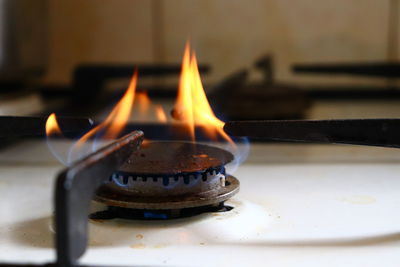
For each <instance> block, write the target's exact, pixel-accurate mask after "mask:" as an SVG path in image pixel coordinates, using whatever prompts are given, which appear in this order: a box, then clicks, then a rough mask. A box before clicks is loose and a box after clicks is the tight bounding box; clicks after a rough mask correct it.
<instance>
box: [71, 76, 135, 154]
mask: <svg viewBox="0 0 400 267" xmlns="http://www.w3.org/2000/svg"><path fill="white" fill-rule="evenodd" d="M136 85H137V71H135V73H134V74H133V76H132V79H131V81H130V83H129V87H128V89H127V90H126V91H125V93H124V95H123V96H122V98H121V99H120V100H119V102H118V103H117V104H116V105H115V106H114V108H113V110H112V111H111V113H110V114H109V115H108V116H107V118H106V119H105V120H104V121H103V122H102V123H101V124H99V125H98V126H96V127H95V128H93V129H91V130H90V131H89V132H87V133H86V134H85V135H83V136H82V137H81V138H80V139H79V140H78V141H77V142H76V144H75V145H74V146H76V147H79V146H81V145H83V144H84V143H85V142H86V141H87V140H89V139H90V138H92V137H93V136H94V135H96V133H98V132H99V131H101V130H105V134H104V138H105V139H113V138H116V137H118V135H119V134H120V133H121V131H122V130H123V129H124V127H125V125H126V123H127V122H128V119H129V116H130V114H131V110H132V106H133V101H134V99H135V91H136Z"/></svg>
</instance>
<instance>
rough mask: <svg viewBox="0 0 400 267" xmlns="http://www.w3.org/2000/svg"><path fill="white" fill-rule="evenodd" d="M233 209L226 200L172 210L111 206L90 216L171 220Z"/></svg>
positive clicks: (102, 218) (95, 218)
mask: <svg viewBox="0 0 400 267" xmlns="http://www.w3.org/2000/svg"><path fill="white" fill-rule="evenodd" d="M232 209H233V207H231V206H226V205H224V202H221V203H218V204H216V205H207V206H201V207H194V208H185V209H172V210H165V209H164V210H145V209H130V208H121V207H112V206H109V207H108V208H107V209H106V210H103V211H98V212H95V213H92V214H90V216H89V217H90V219H92V220H112V219H127V220H169V219H179V218H187V217H192V216H196V215H200V214H203V213H207V212H225V211H230V210H232Z"/></svg>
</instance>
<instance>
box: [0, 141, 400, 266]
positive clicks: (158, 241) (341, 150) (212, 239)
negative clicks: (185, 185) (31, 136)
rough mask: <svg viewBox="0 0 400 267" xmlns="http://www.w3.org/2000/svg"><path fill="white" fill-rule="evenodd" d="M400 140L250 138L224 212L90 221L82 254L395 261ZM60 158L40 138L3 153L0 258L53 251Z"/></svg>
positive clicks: (249, 261) (312, 262) (141, 259)
mask: <svg viewBox="0 0 400 267" xmlns="http://www.w3.org/2000/svg"><path fill="white" fill-rule="evenodd" d="M399 163H400V150H395V149H384V148H368V147H356V146H336V145H331V146H329V145H283V144H281V145H252V148H251V154H250V157H249V158H248V160H247V162H246V163H245V164H243V165H242V166H241V167H240V168H239V169H238V171H237V172H236V173H235V176H236V177H237V178H239V179H240V181H241V191H240V193H239V194H238V195H237V196H236V197H234V199H232V200H231V201H229V204H230V205H232V206H234V207H235V208H234V209H233V210H232V211H230V212H226V213H215V214H207V215H202V216H198V217H194V218H189V219H179V220H174V221H158V222H154V221H152V222H146V221H141V222H137V221H123V220H115V221H104V222H90V247H89V249H88V251H87V252H86V254H85V255H84V257H83V258H82V261H81V262H82V263H85V264H89V263H91V264H92V263H93V264H99V265H104V266H109V265H111V264H112V265H121V266H124V265H125V266H132V265H145V266H149V265H150V266H159V265H166V266H307V267H309V266H399V264H400V164H399ZM61 168H62V166H61V165H60V164H59V163H57V162H56V161H55V160H54V159H53V157H52V156H51V155H50V153H49V152H48V151H47V148H46V146H45V144H44V143H42V142H39V141H31V142H25V143H20V144H18V145H17V146H14V147H10V148H8V149H6V150H4V151H2V152H1V154H0V262H33V263H43V262H50V261H53V260H54V255H55V254H54V249H53V232H52V230H51V229H52V212H53V210H52V204H53V202H52V197H53V195H52V194H53V183H54V178H55V175H56V173H57V172H58V171H59V170H60V169H61Z"/></svg>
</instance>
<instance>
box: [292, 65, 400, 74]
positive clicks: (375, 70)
mask: <svg viewBox="0 0 400 267" xmlns="http://www.w3.org/2000/svg"><path fill="white" fill-rule="evenodd" d="M293 71H294V72H296V73H310V74H325V75H326V74H328V75H329V74H342V75H343V74H345V75H346V74H347V75H358V76H371V77H386V78H398V77H400V63H397V62H365V63H321V64H295V65H294V66H293Z"/></svg>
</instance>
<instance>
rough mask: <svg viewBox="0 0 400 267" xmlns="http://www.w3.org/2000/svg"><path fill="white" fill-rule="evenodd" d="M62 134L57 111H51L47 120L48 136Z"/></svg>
mask: <svg viewBox="0 0 400 267" xmlns="http://www.w3.org/2000/svg"><path fill="white" fill-rule="evenodd" d="M55 134H57V135H61V134H62V133H61V129H60V126H58V123H57V118H56V114H55V113H51V114H50V116H49V117H48V118H47V121H46V136H50V135H55Z"/></svg>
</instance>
